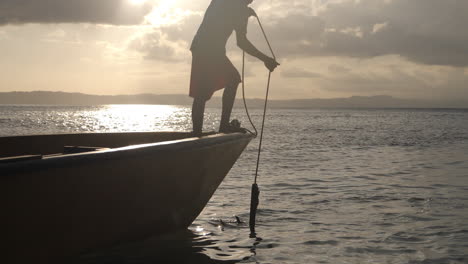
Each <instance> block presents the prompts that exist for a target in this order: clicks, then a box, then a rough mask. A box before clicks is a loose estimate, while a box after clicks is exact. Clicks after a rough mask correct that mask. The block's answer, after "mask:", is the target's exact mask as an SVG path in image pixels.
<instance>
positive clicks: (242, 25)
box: [189, 0, 279, 135]
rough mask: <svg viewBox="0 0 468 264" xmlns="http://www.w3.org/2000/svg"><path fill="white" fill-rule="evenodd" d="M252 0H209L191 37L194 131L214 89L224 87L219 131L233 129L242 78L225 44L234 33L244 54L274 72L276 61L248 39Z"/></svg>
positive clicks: (198, 127) (201, 119) (252, 11)
mask: <svg viewBox="0 0 468 264" xmlns="http://www.w3.org/2000/svg"><path fill="white" fill-rule="evenodd" d="M252 1H253V0H212V1H211V3H210V5H209V6H208V9H207V10H206V12H205V16H204V18H203V21H202V23H201V25H200V27H199V28H198V31H197V33H196V34H195V37H194V38H193V41H192V45H191V47H190V51H191V52H192V70H191V76H190V92H189V95H190V97H193V105H192V122H193V132H194V134H196V135H201V133H202V128H203V118H204V112H205V104H206V102H207V101H208V100H209V99H210V98H211V97H212V95H213V93H214V92H215V91H217V90H220V89H223V88H224V92H223V98H222V113H221V122H220V126H219V132H221V133H228V132H232V128H231V127H230V123H229V120H230V117H231V112H232V107H233V105H234V100H235V98H236V92H237V87H238V86H239V83H240V82H241V81H242V80H241V77H240V74H239V72H238V71H237V69H236V68H235V67H234V65H233V64H232V62H231V61H230V60H229V58H228V57H227V56H226V43H227V40H228V39H229V37H230V36H231V34H232V32H233V31H235V32H236V39H237V46H238V47H239V48H241V49H242V50H244V51H245V52H246V53H247V54H250V55H251V56H254V57H256V58H258V59H259V60H261V61H263V62H264V64H265V67H266V68H267V69H268V70H270V71H273V70H274V69H275V68H276V67H277V66H278V65H279V63H278V62H277V61H276V60H275V59H274V58H271V57H269V56H267V55H265V54H263V53H262V52H260V51H259V50H258V49H257V48H256V47H255V46H254V45H253V44H252V43H251V42H250V41H249V40H248V39H247V24H248V20H249V17H251V16H256V14H255V11H254V10H253V9H252V8H250V7H249V6H248V5H250V4H251V3H252Z"/></svg>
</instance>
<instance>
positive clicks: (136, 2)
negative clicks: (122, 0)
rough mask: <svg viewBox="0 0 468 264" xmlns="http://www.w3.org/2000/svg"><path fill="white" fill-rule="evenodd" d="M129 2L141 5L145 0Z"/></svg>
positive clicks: (131, 0)
mask: <svg viewBox="0 0 468 264" xmlns="http://www.w3.org/2000/svg"><path fill="white" fill-rule="evenodd" d="M129 1H130V3H132V4H134V5H142V4H144V3H145V2H146V0H129Z"/></svg>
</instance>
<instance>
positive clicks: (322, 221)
mask: <svg viewBox="0 0 468 264" xmlns="http://www.w3.org/2000/svg"><path fill="white" fill-rule="evenodd" d="M251 112H252V114H253V118H254V121H255V122H256V123H257V124H260V122H261V114H262V113H261V110H251ZM219 114H220V110H219V109H207V114H206V121H205V130H215V129H217V125H218V122H219V121H218V120H219ZM233 116H234V117H236V118H238V119H240V120H241V122H242V123H243V125H244V126H246V127H248V122H247V121H246V118H245V114H244V112H243V110H242V109H237V110H236V109H235V110H234V114H233ZM190 129H191V121H190V109H188V108H186V107H174V106H151V105H115V106H112V105H111V106H94V107H73V106H12V105H9V106H0V136H9V135H24V134H50V133H68V132H108V131H158V130H164V131H168V130H177V131H189V130H190ZM257 145H258V139H256V140H254V141H252V142H251V144H250V145H249V147H248V149H247V150H246V151H245V152H244V153H243V155H242V156H241V158H240V159H239V160H238V162H237V164H236V165H235V166H234V168H233V169H232V170H231V172H230V173H229V175H228V176H227V177H226V179H225V181H224V182H223V183H222V185H221V186H220V188H219V189H218V190H217V192H216V193H215V195H214V196H213V198H212V199H211V201H210V203H209V204H208V205H207V207H206V208H205V210H204V211H203V212H202V213H201V215H200V216H199V217H198V219H197V220H196V221H195V222H194V223H193V225H192V226H191V227H190V229H189V230H188V231H184V232H180V233H177V234H171V235H167V236H163V237H153V238H150V239H147V240H145V241H138V242H134V243H129V244H126V245H121V246H118V247H115V248H110V249H103V250H100V251H98V252H92V253H88V254H85V255H82V256H80V257H78V258H77V259H75V260H73V261H72V263H334V264H335V263H437V264H439V263H468V110H290V109H275V110H269V112H268V119H267V122H266V130H265V135H264V147H263V148H264V151H263V152H262V160H261V163H260V170H259V179H258V183H259V187H260V191H261V194H260V205H259V212H258V215H257V235H258V236H257V238H249V228H248V226H247V225H245V224H240V225H237V224H235V223H234V222H233V220H234V218H233V216H234V215H237V216H239V217H240V218H241V219H242V220H244V221H246V222H248V211H249V203H250V201H249V199H250V186H251V184H252V181H253V175H254V172H255V165H256V151H257ZM0 147H1V146H0ZM220 219H221V220H222V221H223V222H224V223H225V224H224V225H222V226H221V225H220V221H219V220H220Z"/></svg>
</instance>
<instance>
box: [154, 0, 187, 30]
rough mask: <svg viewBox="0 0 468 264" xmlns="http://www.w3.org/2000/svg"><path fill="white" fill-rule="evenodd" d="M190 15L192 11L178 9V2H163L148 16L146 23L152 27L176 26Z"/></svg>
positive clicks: (163, 0)
mask: <svg viewBox="0 0 468 264" xmlns="http://www.w3.org/2000/svg"><path fill="white" fill-rule="evenodd" d="M189 13H190V11H188V10H182V9H181V8H180V7H178V1H177V0H161V1H159V4H158V6H157V7H156V8H155V9H154V10H153V11H152V12H151V13H150V14H149V15H147V16H146V21H147V22H148V23H149V24H150V25H152V26H164V25H169V24H175V23H177V22H179V21H180V20H182V19H183V18H184V16H186V15H187V14H189Z"/></svg>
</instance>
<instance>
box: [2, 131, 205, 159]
mask: <svg viewBox="0 0 468 264" xmlns="http://www.w3.org/2000/svg"><path fill="white" fill-rule="evenodd" d="M210 134H214V133H213V132H211V133H205V134H204V135H210ZM190 137H193V134H192V133H189V132H129V133H82V134H56V135H33V136H14V137H0V164H4V163H11V162H18V161H25V160H36V159H44V158H48V157H56V156H63V155H69V154H76V153H84V152H91V151H100V150H108V149H111V148H119V147H126V146H130V145H137V144H148V143H157V142H163V141H171V140H178V139H184V138H190Z"/></svg>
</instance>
